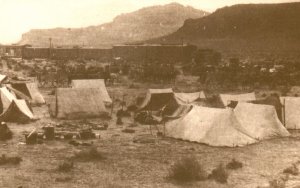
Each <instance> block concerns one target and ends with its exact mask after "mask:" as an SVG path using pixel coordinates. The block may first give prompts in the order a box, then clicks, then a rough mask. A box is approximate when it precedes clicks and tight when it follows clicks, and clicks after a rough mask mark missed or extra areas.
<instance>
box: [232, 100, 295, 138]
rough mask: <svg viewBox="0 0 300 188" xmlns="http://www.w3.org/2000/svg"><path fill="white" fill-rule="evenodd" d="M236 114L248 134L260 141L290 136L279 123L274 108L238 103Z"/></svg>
mask: <svg viewBox="0 0 300 188" xmlns="http://www.w3.org/2000/svg"><path fill="white" fill-rule="evenodd" d="M234 113H235V115H236V118H237V119H238V121H239V123H240V124H241V125H242V126H243V128H244V129H245V130H246V132H245V133H246V134H247V135H249V136H251V137H252V138H255V139H258V140H265V139H270V138H275V137H285V136H289V135H290V134H289V132H288V131H287V130H286V128H285V127H284V126H283V125H282V123H281V122H280V121H279V119H278V117H277V114H276V110H275V108H274V106H271V105H262V104H252V103H243V102H241V103H238V105H237V106H236V108H235V109H234Z"/></svg>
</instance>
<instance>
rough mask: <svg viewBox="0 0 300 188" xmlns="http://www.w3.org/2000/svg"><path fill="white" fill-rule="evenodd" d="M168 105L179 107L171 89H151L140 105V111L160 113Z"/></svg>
mask: <svg viewBox="0 0 300 188" xmlns="http://www.w3.org/2000/svg"><path fill="white" fill-rule="evenodd" d="M167 105H169V106H172V107H174V108H177V107H178V106H179V103H178V101H177V99H176V97H175V95H174V92H173V90H172V89H171V88H169V89H149V90H148V92H147V94H146V97H145V99H144V101H143V102H142V103H141V105H139V110H148V111H158V110H160V109H162V108H163V107H165V106H167Z"/></svg>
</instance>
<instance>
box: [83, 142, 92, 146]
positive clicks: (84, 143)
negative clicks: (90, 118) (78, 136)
mask: <svg viewBox="0 0 300 188" xmlns="http://www.w3.org/2000/svg"><path fill="white" fill-rule="evenodd" d="M81 145H82V146H92V145H93V143H87V142H82V143H81Z"/></svg>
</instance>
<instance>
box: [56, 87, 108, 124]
mask: <svg viewBox="0 0 300 188" xmlns="http://www.w3.org/2000/svg"><path fill="white" fill-rule="evenodd" d="M52 108H54V109H53V110H52V111H53V113H54V114H53V115H54V116H56V117H57V118H62V119H81V118H96V117H102V116H106V115H107V114H108V112H107V111H106V108H105V106H104V103H103V100H102V92H101V90H100V89H99V88H58V89H57V90H56V103H55V106H53V107H52Z"/></svg>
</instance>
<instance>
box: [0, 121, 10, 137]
mask: <svg viewBox="0 0 300 188" xmlns="http://www.w3.org/2000/svg"><path fill="white" fill-rule="evenodd" d="M12 135H13V133H12V131H11V130H10V129H9V128H8V126H7V124H6V123H5V122H1V124H0V140H8V139H11V138H12Z"/></svg>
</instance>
